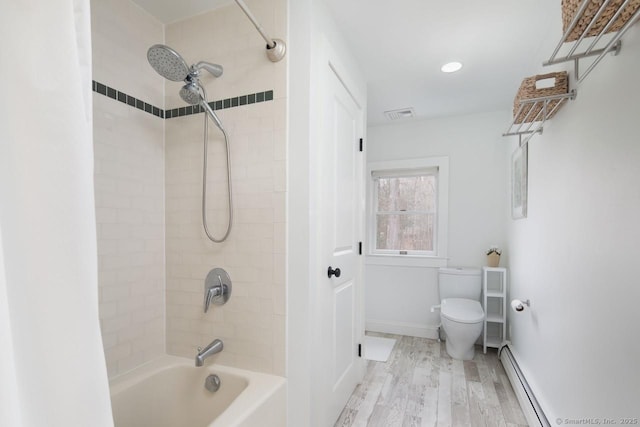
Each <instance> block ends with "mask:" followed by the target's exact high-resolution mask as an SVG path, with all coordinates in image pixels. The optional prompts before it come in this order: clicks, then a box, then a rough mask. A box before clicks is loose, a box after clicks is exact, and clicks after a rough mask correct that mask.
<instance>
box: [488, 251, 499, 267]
mask: <svg viewBox="0 0 640 427" xmlns="http://www.w3.org/2000/svg"><path fill="white" fill-rule="evenodd" d="M500 255H502V251H501V250H500V249H499V248H498V247H497V246H491V247H490V248H489V250H488V251H487V266H489V267H497V266H498V265H499V264H500Z"/></svg>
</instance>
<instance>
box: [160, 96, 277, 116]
mask: <svg viewBox="0 0 640 427" xmlns="http://www.w3.org/2000/svg"><path fill="white" fill-rule="evenodd" d="M266 101H273V91H272V90H268V91H266V92H258V93H252V94H249V95H242V96H236V97H235V98H227V99H220V100H217V101H211V102H209V106H210V107H211V108H212V109H213V110H224V109H227V108H235V107H239V106H242V105H248V104H256V103H258V102H266ZM203 112H204V109H203V108H202V107H201V106H199V105H188V106H186V107H180V108H173V109H171V110H166V111H165V118H166V119H171V118H173V117H182V116H188V115H191V114H198V113H203Z"/></svg>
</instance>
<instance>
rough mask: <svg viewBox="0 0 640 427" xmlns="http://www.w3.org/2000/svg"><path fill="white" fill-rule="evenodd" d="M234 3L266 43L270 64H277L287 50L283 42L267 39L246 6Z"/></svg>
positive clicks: (239, 0) (239, 1)
mask: <svg viewBox="0 0 640 427" xmlns="http://www.w3.org/2000/svg"><path fill="white" fill-rule="evenodd" d="M235 1H236V3H237V4H238V6H240V9H242V11H243V12H244V14H245V15H247V18H249V20H250V21H251V23H252V24H253V26H254V27H256V30H258V32H259V33H260V35H261V36H262V38H263V39H264V41H266V42H267V57H268V58H269V59H270V60H271V62H278V61H280V60H281V59H282V58H284V54H285V52H286V50H287V45H286V44H285V43H284V41H282V40H280V39H272V38H271V37H269V36H268V35H267V33H265V31H264V29H263V28H262V26H261V25H260V24H259V23H258V21H257V20H256V18H255V17H254V16H253V14H252V13H251V11H250V10H249V8H248V7H247V5H246V4H244V1H243V0H235Z"/></svg>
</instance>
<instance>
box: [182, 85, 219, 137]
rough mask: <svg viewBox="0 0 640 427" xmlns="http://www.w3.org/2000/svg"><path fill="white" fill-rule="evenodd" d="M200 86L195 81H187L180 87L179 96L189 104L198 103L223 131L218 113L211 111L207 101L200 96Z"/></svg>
mask: <svg viewBox="0 0 640 427" xmlns="http://www.w3.org/2000/svg"><path fill="white" fill-rule="evenodd" d="M201 90H202V88H201V87H200V85H199V84H198V83H196V82H189V83H187V84H186V85H184V86H182V89H180V97H181V98H182V99H183V100H184V102H186V103H187V104H190V105H200V107H202V108H203V109H204V110H205V111H206V113H207V114H208V115H209V117H210V118H211V120H213V122H214V123H215V124H216V126H218V128H219V129H220V130H221V131H223V132H224V127H223V126H222V122H221V121H220V119H219V118H218V115H217V114H216V113H215V112H214V111H213V109H212V108H211V106H210V105H209V104H207V101H206V100H205V98H204V97H203V96H202V93H201Z"/></svg>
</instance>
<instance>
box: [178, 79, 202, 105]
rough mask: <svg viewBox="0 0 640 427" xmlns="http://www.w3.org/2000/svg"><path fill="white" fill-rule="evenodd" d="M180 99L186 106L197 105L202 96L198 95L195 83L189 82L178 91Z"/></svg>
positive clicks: (198, 91)
mask: <svg viewBox="0 0 640 427" xmlns="http://www.w3.org/2000/svg"><path fill="white" fill-rule="evenodd" d="M180 98H182V99H183V100H184V102H186V103H187V104H190V105H198V104H200V100H201V99H202V96H201V95H200V89H199V87H198V85H197V84H196V83H193V82H190V83H187V84H186V85H184V86H182V89H180Z"/></svg>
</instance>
